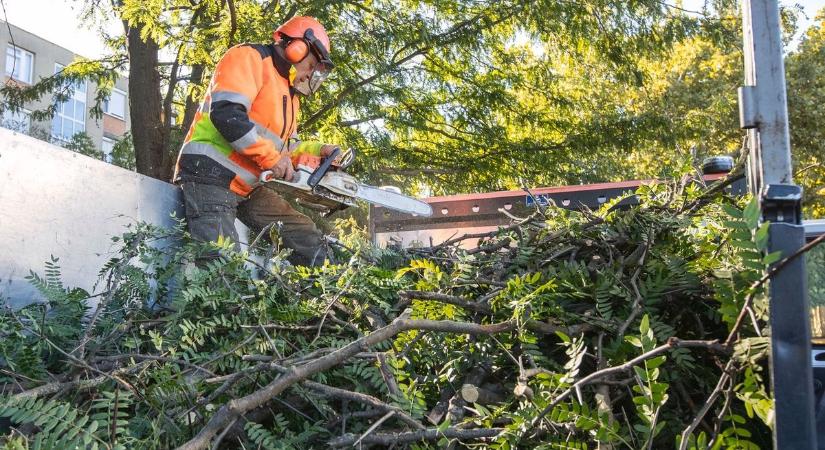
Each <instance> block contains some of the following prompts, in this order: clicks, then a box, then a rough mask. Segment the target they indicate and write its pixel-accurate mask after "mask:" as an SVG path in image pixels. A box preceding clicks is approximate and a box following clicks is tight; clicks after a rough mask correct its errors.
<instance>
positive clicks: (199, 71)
mask: <svg viewBox="0 0 825 450" xmlns="http://www.w3.org/2000/svg"><path fill="white" fill-rule="evenodd" d="M203 72H204V68H203V64H194V65H193V66H192V71H191V72H190V74H189V84H190V85H192V86H197V85H200V84H201V80H202V79H203ZM201 97H202V96H201V95H198V96H192V95H187V96H186V106H185V107H184V110H183V122H182V123H181V130H182V131H183V134H186V133H187V132H188V131H189V127H190V126H192V120H194V119H195V113H196V112H198V108H200V104H201Z"/></svg>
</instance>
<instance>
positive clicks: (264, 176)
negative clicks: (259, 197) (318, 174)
mask: <svg viewBox="0 0 825 450" xmlns="http://www.w3.org/2000/svg"><path fill="white" fill-rule="evenodd" d="M300 179H301V174H300V173H298V172H297V171H296V172H295V173H294V174H293V175H292V180H284V181H286V182H288V183H297V182H298V180H300ZM258 181H260V182H261V183H267V182H270V181H276V179H275V177H273V176H272V171H271V170H264V171H263V172H261V175H260V176H259V177H258Z"/></svg>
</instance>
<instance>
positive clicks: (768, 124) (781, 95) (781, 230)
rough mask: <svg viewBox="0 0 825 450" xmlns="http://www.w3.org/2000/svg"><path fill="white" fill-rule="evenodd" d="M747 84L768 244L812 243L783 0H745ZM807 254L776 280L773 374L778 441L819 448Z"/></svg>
mask: <svg viewBox="0 0 825 450" xmlns="http://www.w3.org/2000/svg"><path fill="white" fill-rule="evenodd" d="M742 26H743V33H744V55H745V86H744V87H742V88H740V90H739V113H740V114H739V115H740V121H741V125H742V128H746V129H748V138H749V139H748V142H749V149H750V156H749V171H748V184H749V186H750V189H751V192H752V193H753V194H754V195H757V196H758V197H759V200H760V205H761V208H762V219H763V220H767V221H770V223H771V225H770V243H769V246H768V251H770V252H774V251H777V250H781V251H782V254H783V255H784V256H788V255H791V254H793V253H795V252H796V251H798V250H799V249H800V248H801V247H802V246H803V245H804V243H805V231H804V228H803V226H802V217H801V199H802V190H801V188H799V186H796V185H795V184H793V180H792V177H791V169H792V167H791V146H790V133H789V131H788V107H787V98H786V89H785V67H784V63H783V59H782V41H781V31H780V26H779V6H778V4H777V1H776V0H744V1H743V4H742ZM806 276H807V274H806V272H805V261H804V257H801V258H798V259H797V260H795V261H793V262H791V263H790V264H788V265H787V266H785V268H784V269H783V270H782V271H780V272H778V273H777V274H776V275H775V276H774V277H773V279H772V280H771V281H770V287H769V298H770V324H771V381H772V385H773V395H774V399H775V408H776V410H775V426H774V448H775V449H782V450H784V449H794V450H804V449H814V448H816V435H815V427H814V400H813V399H814V392H813V371H812V368H811V332H810V319H809V314H810V310H809V308H808V292H807V282H806V281H807V280H806Z"/></svg>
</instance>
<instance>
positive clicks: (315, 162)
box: [292, 153, 340, 169]
mask: <svg viewBox="0 0 825 450" xmlns="http://www.w3.org/2000/svg"><path fill="white" fill-rule="evenodd" d="M322 159H323V158H322V157H320V156H313V155H310V154H309V153H302V154H300V155H297V156H293V157H292V166H293V167H298V165H299V164H300V165H304V166H307V167H309V168H310V169H317V168H318V166H320V165H321V160H322ZM339 163H340V161H339V160H337V159H336V160H335V161H333V162H332V166H333V167H338V166H339V165H340V164H339Z"/></svg>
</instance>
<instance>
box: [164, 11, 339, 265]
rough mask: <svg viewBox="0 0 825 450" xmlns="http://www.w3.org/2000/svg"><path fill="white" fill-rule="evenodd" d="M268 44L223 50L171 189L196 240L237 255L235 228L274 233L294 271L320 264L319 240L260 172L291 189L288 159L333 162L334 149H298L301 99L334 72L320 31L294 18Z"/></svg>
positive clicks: (307, 145) (306, 145)
mask: <svg viewBox="0 0 825 450" xmlns="http://www.w3.org/2000/svg"><path fill="white" fill-rule="evenodd" d="M272 37H273V42H271V43H269V44H242V45H237V46H235V47H232V48H231V49H229V50H228V51H227V52H226V54H224V55H223V57H222V58H221V60H220V61H219V62H218V64H217V66H216V67H215V72H214V74H213V76H212V80H211V82H210V84H209V89H208V90H207V92H206V95H205V96H204V99H203V103H202V104H201V107H200V110H199V111H198V112H197V113H196V114H195V117H194V119H193V120H192V126H191V127H190V128H189V132H188V133H187V135H186V138H185V140H184V144H183V147H182V148H181V150H180V154H179V156H178V161H177V166H176V168H175V176H174V181H175V183H176V184H179V185H180V186H181V188H182V190H183V199H184V206H185V211H186V222H187V226H188V228H189V232H190V234H191V235H192V237H193V238H195V239H197V240H201V241H216V240H217V239H218V237H219V236H223V237H224V238H229V239H231V240H232V242H234V243H235V249H236V250H239V249H240V247H239V245H238V233H237V231H236V230H235V218H236V217H237V218H238V219H240V220H241V222H243V223H244V224H245V225H246V226H248V227H249V228H250V229H251V230H252V231H254V232H256V233H257V232H260V231H262V230H263V229H264V228H265V227H267V226H268V225H270V224H273V223H277V224H279V225H280V230H279V231H280V237H281V239H282V240H283V243H284V245H285V246H286V247H289V248H291V249H292V255H291V256H290V257H289V261H290V262H291V263H292V264H296V265H297V264H300V265H307V266H309V265H320V264H323V262H324V259H325V256H326V252H325V250H324V248H325V246H324V245H323V244H324V243H323V235H322V234H321V232H320V231H319V230H318V228H317V227H316V226H315V224H314V223H313V222H312V220H311V219H310V218H309V217H307V216H306V215H304V214H301V213H300V212H298V211H296V210H295V209H294V208H293V207H292V206H291V205H290V204H289V203H288V202H287V201H286V200H285V199H284V198H282V197H281V196H280V195H278V194H277V193H276V192H275V191H273V190H272V189H268V188H264V187H263V186H259V184H260V183H259V182H258V179H259V176H260V174H261V172H262V171H265V170H270V171H272V173H273V176H274V177H278V178H283V179H284V180H292V178H293V175H294V169H293V165H292V157H293V156H295V157H297V156H298V155H300V154H303V153H310V154H312V155H314V156H329V155H330V154H331V153H332V152H333V150H334V149H335V148H336V146H334V145H330V144H322V143H319V142H308V141H300V140H298V137H297V133H296V130H297V127H298V124H297V116H298V110H299V108H300V101H299V98H300V97H306V96H310V95H312V94H313V93H315V92H316V91H317V90H318V88H319V86H320V85H321V83H322V82H323V81H324V80H325V79H326V78H327V76H328V75H329V72H330V70H332V68H333V63H332V60H331V59H330V42H329V37H328V36H327V32H326V31H325V30H324V27H323V26H322V25H321V24H320V23H319V22H318V21H317V20H316V19H314V18H312V17H294V18H292V19H289V20H288V21H287V22H285V23H284V24H283V25H281V26H280V27H278V28H277V29H276V30H275V31H274V32H273V35H272Z"/></svg>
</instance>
